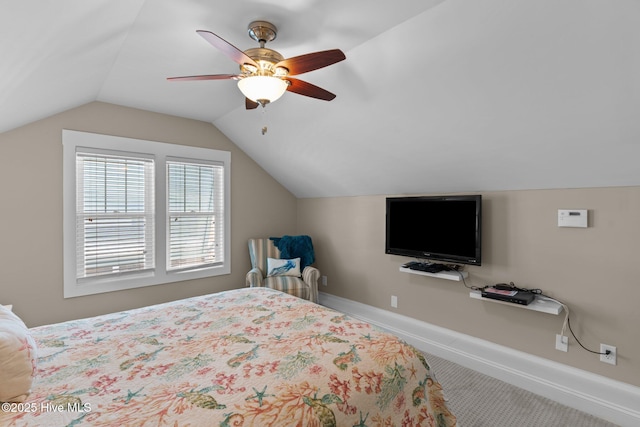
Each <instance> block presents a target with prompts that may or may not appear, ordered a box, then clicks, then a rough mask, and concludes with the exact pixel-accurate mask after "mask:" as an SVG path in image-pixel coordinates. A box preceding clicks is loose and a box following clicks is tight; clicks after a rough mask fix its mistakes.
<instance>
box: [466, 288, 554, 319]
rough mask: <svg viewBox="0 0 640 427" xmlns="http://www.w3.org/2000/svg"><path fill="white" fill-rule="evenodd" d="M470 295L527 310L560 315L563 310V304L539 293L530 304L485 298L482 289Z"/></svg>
mask: <svg viewBox="0 0 640 427" xmlns="http://www.w3.org/2000/svg"><path fill="white" fill-rule="evenodd" d="M469 296H470V297H471V298H473V299H479V300H482V301H487V302H495V303H498V304H506V305H510V306H512V307H518V308H524V309H526V310H533V311H540V312H542V313H548V314H555V315H558V314H560V313H561V312H562V305H560V304H558V303H557V302H555V301H551V300H548V299H545V298H540V297H538V296H537V295H536V297H535V299H534V300H533V301H532V302H531V303H529V304H528V305H523V304H515V303H512V302H506V301H500V300H497V299H491V298H483V297H482V294H481V293H480V291H471V292H469Z"/></svg>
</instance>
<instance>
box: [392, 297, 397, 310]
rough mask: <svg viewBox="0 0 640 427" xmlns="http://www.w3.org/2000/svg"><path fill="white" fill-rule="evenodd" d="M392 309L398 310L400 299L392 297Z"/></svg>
mask: <svg viewBox="0 0 640 427" xmlns="http://www.w3.org/2000/svg"><path fill="white" fill-rule="evenodd" d="M391 307H393V308H398V297H397V296H395V295H391Z"/></svg>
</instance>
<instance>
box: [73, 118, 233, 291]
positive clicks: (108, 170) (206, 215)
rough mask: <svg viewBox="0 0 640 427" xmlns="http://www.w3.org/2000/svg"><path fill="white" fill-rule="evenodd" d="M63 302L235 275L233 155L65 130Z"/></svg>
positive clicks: (224, 152)
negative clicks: (232, 256)
mask: <svg viewBox="0 0 640 427" xmlns="http://www.w3.org/2000/svg"><path fill="white" fill-rule="evenodd" d="M63 162H64V166H63V185H64V202H63V205H64V227H63V233H64V239H63V240H64V296H65V298H68V297H75V296H81V295H89V294H95V293H101V292H109V291H115V290H122V289H129V288H136V287H141V286H150V285H156V284H163V283H169V282H175V281H182V280H188V279H195V278H201V277H208V276H215V275H220V274H229V273H230V271H231V267H230V265H231V264H230V259H229V253H230V251H229V247H230V246H229V236H230V232H229V230H230V221H229V219H230V211H229V189H230V182H229V177H230V153H229V152H226V151H218V150H210V149H204V148H196V147H187V146H182V145H174V144H165V143H159V142H152V141H143V140H137V139H130V138H121V137H114V136H108V135H98V134H91V133H85V132H76V131H69V130H64V131H63Z"/></svg>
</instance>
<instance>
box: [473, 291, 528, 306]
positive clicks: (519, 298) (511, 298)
mask: <svg viewBox="0 0 640 427" xmlns="http://www.w3.org/2000/svg"><path fill="white" fill-rule="evenodd" d="M481 294H482V297H483V298H490V299H495V300H499V301H505V302H510V303H513V304H520V305H529V304H531V303H532V302H533V300H534V299H535V298H536V296H535V294H534V293H533V292H526V291H517V290H515V289H510V290H508V289H497V288H495V287H489V288H484V289H483V290H482V292H481Z"/></svg>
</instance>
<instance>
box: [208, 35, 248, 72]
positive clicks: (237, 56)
mask: <svg viewBox="0 0 640 427" xmlns="http://www.w3.org/2000/svg"><path fill="white" fill-rule="evenodd" d="M196 33H198V34H200V35H201V36H202V38H204V39H205V40H206V41H208V42H209V43H210V44H211V45H212V46H213V47H216V48H218V49H220V50H221V51H222V52H223V53H224V54H225V55H227V56H228V57H229V58H231V59H233V60H234V61H235V62H237V63H238V64H240V65H243V64H251V65H253V66H255V67H257V66H258V64H256V62H255V61H254V60H253V59H251V58H250V57H248V56H247V55H245V53H244V52H243V51H241V50H240V49H238V48H237V47H235V46H234V45H232V44H231V43H229V42H228V41H226V40H224V39H223V38H221V37H219V36H217V35H215V34H213V33H212V32H211V31H206V30H197V31H196Z"/></svg>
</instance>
